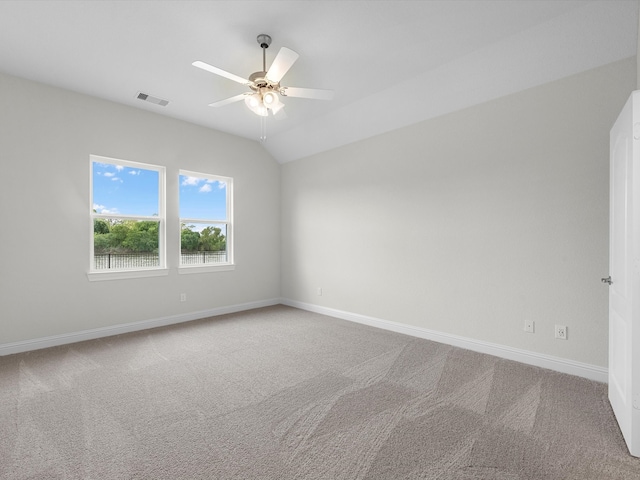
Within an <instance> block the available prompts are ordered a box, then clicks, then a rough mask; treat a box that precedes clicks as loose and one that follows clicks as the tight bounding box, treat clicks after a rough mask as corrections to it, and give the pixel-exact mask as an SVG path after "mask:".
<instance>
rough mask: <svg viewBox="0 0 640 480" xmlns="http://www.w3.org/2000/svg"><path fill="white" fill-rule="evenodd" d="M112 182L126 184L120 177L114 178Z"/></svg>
mask: <svg viewBox="0 0 640 480" xmlns="http://www.w3.org/2000/svg"><path fill="white" fill-rule="evenodd" d="M111 181H112V182H120V183H124V182H123V181H122V179H121V178H120V177H113V178H112V179H111Z"/></svg>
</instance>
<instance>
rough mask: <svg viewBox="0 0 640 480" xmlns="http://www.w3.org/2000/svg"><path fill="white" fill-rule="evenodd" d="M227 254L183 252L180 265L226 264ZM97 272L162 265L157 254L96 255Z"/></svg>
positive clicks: (219, 252) (224, 252)
mask: <svg viewBox="0 0 640 480" xmlns="http://www.w3.org/2000/svg"><path fill="white" fill-rule="evenodd" d="M226 262H227V252H226V251H224V250H222V251H217V252H209V251H203V252H183V253H181V254H180V265H210V264H215V263H226ZM94 264H95V269H96V270H116V269H117V270H127V269H132V268H151V267H158V266H159V265H160V257H159V256H158V254H157V253H96V254H95V255H94Z"/></svg>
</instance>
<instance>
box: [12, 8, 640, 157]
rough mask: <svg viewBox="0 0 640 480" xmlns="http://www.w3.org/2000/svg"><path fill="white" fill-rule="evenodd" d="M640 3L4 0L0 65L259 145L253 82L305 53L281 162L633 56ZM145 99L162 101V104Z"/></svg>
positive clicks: (279, 123)
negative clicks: (325, 92)
mask: <svg viewBox="0 0 640 480" xmlns="http://www.w3.org/2000/svg"><path fill="white" fill-rule="evenodd" d="M637 31H638V1H637V0H630V1H614V0H605V1H563V0H549V1H545V0H533V1H519V0H511V1H509V0H497V1H484V0H469V1H463V0H460V1H458V0H448V1H416V0H414V1H398V0H394V1H373V0H369V1H238V0H234V1H49V0H47V1H7V0H4V1H0V71H2V72H5V73H8V74H11V75H16V76H19V77H24V78H28V79H32V80H36V81H40V82H43V83H47V84H50V85H55V86H58V87H62V88H66V89H70V90H74V91H77V92H81V93H85V94H89V95H93V96H96V97H100V98H104V99H107V100H111V101H114V102H118V103H122V104H125V105H131V106H134V107H138V108H141V109H144V110H149V111H151V112H155V113H159V114H162V115H167V116H170V117H175V118H179V119H183V120H187V121H189V122H193V123H195V124H199V125H203V126H206V127H210V128H213V129H216V130H221V131H224V132H228V133H231V134H234V135H239V136H242V137H246V138H249V139H253V140H256V141H257V138H258V136H259V132H260V127H259V126H260V122H259V117H257V116H256V115H255V114H253V113H251V112H250V111H249V110H248V109H247V108H246V106H245V105H244V103H243V102H239V103H235V104H231V105H227V106H225V107H221V108H211V107H208V104H209V103H211V102H214V101H217V100H221V99H224V98H227V97H230V96H233V95H237V94H240V93H243V92H244V91H245V90H246V87H243V86H242V85H240V84H238V83H235V82H232V81H230V80H228V79H225V78H222V77H218V76H215V75H212V74H210V73H208V72H205V71H202V70H200V69H197V68H195V67H193V66H192V65H191V64H192V62H193V61H195V60H202V61H204V62H207V63H209V64H212V65H215V66H217V67H219V68H222V69H224V70H227V71H229V72H232V73H235V74H237V75H239V76H242V77H248V76H249V75H250V74H251V73H252V72H254V71H258V70H261V66H262V51H261V49H260V46H259V45H258V43H257V42H256V36H257V35H258V34H260V33H266V34H269V35H271V37H272V38H273V43H272V44H271V47H270V48H269V49H268V50H267V67H268V65H269V64H270V62H271V61H272V60H273V58H274V57H275V55H276V53H277V51H278V50H279V49H280V47H282V46H286V47H289V48H291V49H292V50H295V51H296V52H298V53H299V54H300V58H299V60H298V61H297V62H296V63H295V64H294V65H293V67H292V68H291V70H290V71H289V73H287V75H286V76H285V77H284V79H283V80H282V82H281V83H282V85H286V86H295V87H309V88H322V89H332V90H334V91H335V98H334V100H332V101H328V102H327V101H319V100H308V99H299V98H286V99H284V103H285V104H286V108H285V110H286V112H287V118H286V119H284V120H278V119H277V117H275V118H271V117H270V118H269V120H268V124H267V135H268V139H267V142H266V143H265V144H264V148H266V149H267V150H268V151H269V152H270V153H271V154H272V155H273V156H274V157H275V158H276V159H277V160H278V161H279V162H287V161H292V160H296V159H299V158H303V157H306V156H309V155H312V154H315V153H319V152H322V151H326V150H329V149H332V148H335V147H338V146H340V145H344V144H347V143H351V142H355V141H358V140H361V139H364V138H367V137H371V136H373V135H377V134H379V133H383V132H386V131H389V130H393V129H396V128H400V127H403V126H406V125H410V124H413V123H416V122H419V121H422V120H426V119H428V118H433V117H435V116H438V115H442V114H444V113H448V112H451V111H455V110H458V109H461V108H465V107H468V106H471V105H474V104H477V103H481V102H484V101H487V100H491V99H493V98H497V97H500V96H503V95H507V94H510V93H514V92H517V91H520V90H523V89H526V88H530V87H533V86H536V85H540V84H542V83H546V82H549V81H552V80H556V79H559V78H563V77H566V76H568V75H572V74H575V73H579V72H581V71H585V70H588V69H591V68H595V67H598V66H600V65H604V64H607V63H610V62H613V61H616V60H620V59H623V58H627V57H630V56H632V55H635V54H636V48H637V33H638V32H637ZM138 92H144V93H148V94H151V95H154V96H157V97H161V98H164V99H167V100H169V102H170V103H169V105H168V106H166V107H160V106H157V105H153V104H150V103H146V102H143V101H141V100H138V99H136V94H137V93H138Z"/></svg>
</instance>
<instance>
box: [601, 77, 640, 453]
mask: <svg viewBox="0 0 640 480" xmlns="http://www.w3.org/2000/svg"><path fill="white" fill-rule="evenodd" d="M610 164H611V165H610V193H609V195H610V226H609V268H610V271H609V274H610V277H609V279H603V281H607V280H608V281H609V283H610V285H609V400H610V402H611V406H612V407H613V411H614V412H615V415H616V419H617V420H618V424H619V425H620V429H621V430H622V434H623V436H624V439H625V441H626V442H627V446H628V448H629V452H630V453H631V455H634V456H636V457H640V90H639V91H635V92H633V93H632V94H631V97H630V98H629V100H628V101H627V103H626V105H625V106H624V108H623V110H622V112H620V116H619V117H618V120H617V121H616V123H615V125H614V127H613V128H612V129H611V136H610Z"/></svg>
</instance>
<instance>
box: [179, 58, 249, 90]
mask: <svg viewBox="0 0 640 480" xmlns="http://www.w3.org/2000/svg"><path fill="white" fill-rule="evenodd" d="M191 65H193V66H194V67H198V68H201V69H202V70H206V71H207V72H211V73H215V74H216V75H220V76H221V77H224V78H228V79H229V80H233V81H234V82H238V83H241V84H242V85H250V84H251V82H250V81H249V80H247V79H246V78H242V77H239V76H238V75H234V74H233V73H229V72H226V71H224V70H222V69H220V68H218V67H214V66H213V65H209V64H208V63H204V62H201V61H197V62H193V63H192V64H191Z"/></svg>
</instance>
